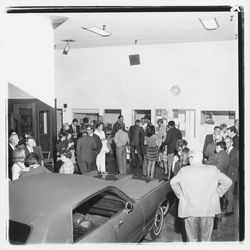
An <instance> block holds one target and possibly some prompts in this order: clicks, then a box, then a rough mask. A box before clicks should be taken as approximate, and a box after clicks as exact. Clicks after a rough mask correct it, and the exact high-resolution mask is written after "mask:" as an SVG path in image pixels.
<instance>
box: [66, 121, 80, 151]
mask: <svg viewBox="0 0 250 250" xmlns="http://www.w3.org/2000/svg"><path fill="white" fill-rule="evenodd" d="M68 132H69V133H71V134H72V139H73V142H74V145H75V148H76V144H77V139H78V138H79V137H80V126H79V125H78V120H77V119H73V121H72V123H71V125H69V130H68Z"/></svg>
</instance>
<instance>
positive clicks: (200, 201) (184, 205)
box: [170, 151, 232, 241]
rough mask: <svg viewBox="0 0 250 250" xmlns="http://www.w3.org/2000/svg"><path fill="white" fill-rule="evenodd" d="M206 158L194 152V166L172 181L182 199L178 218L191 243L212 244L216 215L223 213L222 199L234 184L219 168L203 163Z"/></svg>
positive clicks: (174, 188) (183, 170)
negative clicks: (183, 224) (209, 242)
mask: <svg viewBox="0 0 250 250" xmlns="http://www.w3.org/2000/svg"><path fill="white" fill-rule="evenodd" d="M202 158H203V154H202V152H199V151H192V152H191V153H190V159H189V160H190V166H186V167H183V168H181V169H180V171H179V172H178V174H177V175H176V176H175V177H173V178H172V179H171V181H170V185H171V187H172V189H173V191H174V192H175V194H176V196H177V197H178V198H179V207H178V216H179V217H180V218H183V219H184V222H185V229H186V233H187V239H188V241H199V240H200V241H211V235H212V231H213V223H214V216H215V215H216V214H219V213H220V212H221V209H220V201H219V198H220V197H222V196H223V194H224V193H225V192H226V191H227V190H228V189H229V187H230V186H231V185H232V181H231V179H230V178H228V177H227V176H226V175H225V174H223V173H221V172H220V170H218V169H217V167H216V166H212V165H204V164H202ZM199 230H200V232H199ZM199 235H200V239H199V238H198V237H199Z"/></svg>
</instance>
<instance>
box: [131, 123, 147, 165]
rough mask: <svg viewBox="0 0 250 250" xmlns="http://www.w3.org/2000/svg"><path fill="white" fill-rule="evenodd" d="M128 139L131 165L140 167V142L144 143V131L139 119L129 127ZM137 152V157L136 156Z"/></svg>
mask: <svg viewBox="0 0 250 250" xmlns="http://www.w3.org/2000/svg"><path fill="white" fill-rule="evenodd" d="M128 135H129V141H130V155H131V162H132V167H137V168H139V167H141V166H142V161H143V159H142V148H141V146H142V144H143V143H144V131H143V128H142V127H141V126H140V120H138V119H137V120H136V121H135V125H132V126H130V128H129V133H128ZM136 152H137V158H138V161H137V158H136Z"/></svg>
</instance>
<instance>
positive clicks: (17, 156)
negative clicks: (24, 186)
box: [11, 146, 29, 181]
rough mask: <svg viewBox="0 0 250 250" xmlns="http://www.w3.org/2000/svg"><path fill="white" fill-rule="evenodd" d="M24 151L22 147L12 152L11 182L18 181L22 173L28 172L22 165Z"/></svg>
mask: <svg viewBox="0 0 250 250" xmlns="http://www.w3.org/2000/svg"><path fill="white" fill-rule="evenodd" d="M24 161H25V150H24V148H23V147H22V146H18V147H17V148H15V150H14V152H13V165H12V168H11V170H12V180H13V181H14V180H18V179H19V177H20V175H21V174H22V173H23V172H27V171H29V168H26V167H25V165H24Z"/></svg>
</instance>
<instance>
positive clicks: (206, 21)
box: [199, 17, 219, 30]
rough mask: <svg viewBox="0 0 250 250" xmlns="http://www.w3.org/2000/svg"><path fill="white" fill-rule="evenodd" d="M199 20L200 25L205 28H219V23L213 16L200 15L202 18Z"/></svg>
mask: <svg viewBox="0 0 250 250" xmlns="http://www.w3.org/2000/svg"><path fill="white" fill-rule="evenodd" d="M199 20H200V22H201V24H202V26H203V27H204V28H205V29H206V30H216V29H218V28H219V24H218V22H217V20H216V18H215V17H202V18H199Z"/></svg>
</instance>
